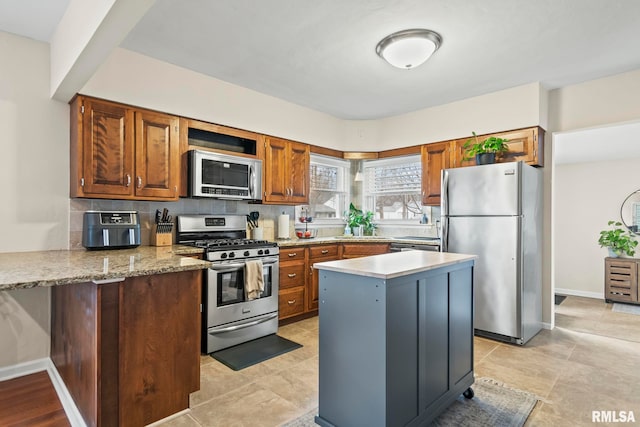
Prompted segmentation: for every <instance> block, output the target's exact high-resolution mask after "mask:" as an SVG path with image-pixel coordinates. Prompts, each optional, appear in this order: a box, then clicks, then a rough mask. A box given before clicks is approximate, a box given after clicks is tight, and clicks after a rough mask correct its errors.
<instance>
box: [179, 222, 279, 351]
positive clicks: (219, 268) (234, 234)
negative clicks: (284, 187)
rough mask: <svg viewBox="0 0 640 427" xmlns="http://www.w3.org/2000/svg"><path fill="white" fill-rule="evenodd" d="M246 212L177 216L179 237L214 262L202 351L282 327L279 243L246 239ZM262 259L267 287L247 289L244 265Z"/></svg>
mask: <svg viewBox="0 0 640 427" xmlns="http://www.w3.org/2000/svg"><path fill="white" fill-rule="evenodd" d="M246 229H247V218H246V216H245V215H179V216H178V220H177V234H176V240H177V242H178V243H179V244H183V245H190V246H195V247H199V248H203V249H204V251H205V252H204V253H205V259H206V260H208V261H211V262H212V263H213V264H212V265H211V267H210V268H209V269H208V270H207V272H206V276H205V277H206V280H205V283H204V286H203V296H202V302H203V312H202V352H203V353H213V352H214V351H218V350H222V349H223V348H227V347H231V346H234V345H237V344H241V343H243V342H246V341H250V340H254V339H256V338H260V337H263V336H266V335H270V334H275V333H276V332H278V288H279V273H280V271H279V258H278V254H279V248H278V245H277V244H276V243H274V242H268V241H266V240H251V239H247V238H246V237H247V231H246ZM257 260H259V261H260V262H261V263H262V277H263V282H264V290H263V291H262V292H261V293H260V294H259V295H258V297H257V298H255V299H248V298H247V296H246V292H245V264H246V263H247V262H249V261H257Z"/></svg>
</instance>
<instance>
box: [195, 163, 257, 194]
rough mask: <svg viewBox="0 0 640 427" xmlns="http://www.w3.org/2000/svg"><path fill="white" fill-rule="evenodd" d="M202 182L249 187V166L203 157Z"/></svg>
mask: <svg viewBox="0 0 640 427" xmlns="http://www.w3.org/2000/svg"><path fill="white" fill-rule="evenodd" d="M202 183H203V184H205V185H223V186H226V187H240V188H249V166H247V165H241V164H237V163H228V162H220V161H214V160H207V159H203V160H202Z"/></svg>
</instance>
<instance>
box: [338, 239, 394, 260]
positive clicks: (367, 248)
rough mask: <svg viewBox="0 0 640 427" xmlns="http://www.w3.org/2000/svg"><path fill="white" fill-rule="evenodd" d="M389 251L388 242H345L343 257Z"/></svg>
mask: <svg viewBox="0 0 640 427" xmlns="http://www.w3.org/2000/svg"><path fill="white" fill-rule="evenodd" d="M387 252H389V244H388V243H343V244H342V257H343V258H357V257H362V256H369V255H378V254H386V253H387Z"/></svg>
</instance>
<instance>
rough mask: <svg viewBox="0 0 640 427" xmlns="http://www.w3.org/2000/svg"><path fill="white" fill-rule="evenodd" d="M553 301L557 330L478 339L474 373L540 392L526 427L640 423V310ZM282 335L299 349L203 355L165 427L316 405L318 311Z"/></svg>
mask: <svg viewBox="0 0 640 427" xmlns="http://www.w3.org/2000/svg"><path fill="white" fill-rule="evenodd" d="M555 308H556V328H555V329H554V330H552V331H549V330H543V331H541V332H540V333H539V334H538V335H537V336H536V337H534V338H533V339H532V340H531V341H530V342H529V343H527V345H525V346H524V347H518V346H514V345H510V344H502V343H498V342H495V341H492V340H488V339H484V338H478V337H476V338H475V373H476V376H478V377H491V378H494V379H496V380H499V381H502V382H504V383H506V384H507V385H509V386H512V387H515V388H519V389H521V390H527V391H530V392H533V393H536V394H537V395H538V396H539V397H540V398H541V399H542V400H541V401H540V402H538V404H537V405H536V408H535V409H534V410H533V412H532V414H531V416H530V417H529V419H528V420H527V424H526V425H527V426H554V427H562V426H567V427H569V426H571V427H573V426H594V425H604V424H597V423H593V422H592V421H591V417H592V411H593V410H603V411H633V412H634V415H635V418H636V420H637V421H636V423H635V425H640V316H637V315H633V314H624V313H614V312H612V311H611V304H606V303H605V302H604V301H602V300H595V299H589V298H580V297H571V296H570V297H568V298H567V299H565V300H564V301H563V302H562V304H560V305H556V306H555ZM279 334H280V335H282V336H283V337H285V338H289V339H291V340H293V341H296V342H299V343H301V344H303V345H304V347H303V348H301V349H298V350H294V351H292V352H290V353H287V354H285V355H282V356H279V357H276V358H274V359H271V360H268V361H266V362H263V363H261V364H259V365H255V366H252V367H250V368H247V369H244V370H241V371H237V372H236V371H233V370H231V369H229V368H227V367H226V366H224V365H222V364H221V363H219V362H217V361H216V360H214V359H213V358H211V357H209V356H202V359H201V360H202V370H201V371H202V372H201V389H200V391H198V392H196V393H193V394H192V395H191V409H190V410H189V411H188V413H186V414H183V415H181V416H179V417H177V418H175V419H172V420H170V421H168V422H166V423H164V424H163V427H165V426H169V427H172V426H224V427H232V426H233V427H257V426H265V427H271V426H279V425H281V424H283V423H285V422H287V421H289V420H292V419H295V418H297V417H298V416H300V415H302V414H304V413H306V412H308V411H309V410H310V409H313V408H314V407H315V406H317V399H318V376H317V372H318V318H317V317H315V318H311V319H307V320H304V321H301V322H297V323H293V324H290V325H286V326H283V327H281V328H280V331H279ZM611 425H619V423H616V424H614V423H612V424H611ZM627 425H629V424H627Z"/></svg>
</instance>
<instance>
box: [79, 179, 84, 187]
mask: <svg viewBox="0 0 640 427" xmlns="http://www.w3.org/2000/svg"><path fill="white" fill-rule="evenodd" d="M80 187H84V178H80Z"/></svg>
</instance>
